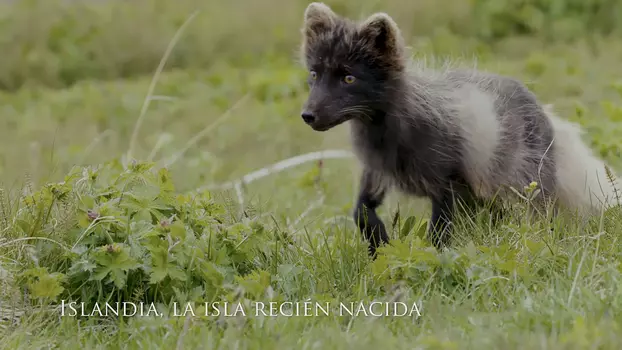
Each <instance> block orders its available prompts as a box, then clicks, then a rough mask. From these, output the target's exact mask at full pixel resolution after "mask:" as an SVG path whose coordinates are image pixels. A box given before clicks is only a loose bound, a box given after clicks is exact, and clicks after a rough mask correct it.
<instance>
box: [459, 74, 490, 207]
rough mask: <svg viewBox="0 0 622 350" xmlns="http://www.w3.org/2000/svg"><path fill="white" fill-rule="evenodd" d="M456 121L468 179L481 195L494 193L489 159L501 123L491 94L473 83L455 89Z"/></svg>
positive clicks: (488, 195) (487, 195)
mask: <svg viewBox="0 0 622 350" xmlns="http://www.w3.org/2000/svg"><path fill="white" fill-rule="evenodd" d="M455 94H456V100H455V101H456V103H457V105H456V106H455V108H456V112H457V114H456V116H457V120H456V123H459V124H460V125H459V128H458V129H459V130H460V131H461V133H462V136H463V137H464V139H465V145H464V146H465V154H464V160H463V162H464V164H463V165H464V168H465V170H466V176H467V181H469V182H470V183H471V186H472V187H473V190H474V191H475V193H476V194H477V195H479V196H482V197H490V196H493V195H494V184H492V183H491V178H492V176H491V172H492V171H494V169H491V165H492V160H494V157H495V152H496V150H497V148H498V146H499V137H500V135H499V134H500V130H499V128H500V125H499V120H498V118H497V113H496V111H495V108H494V96H491V95H490V94H488V93H486V92H484V91H481V90H480V89H478V88H477V87H475V86H470V85H466V86H463V87H461V88H459V89H457V90H455Z"/></svg>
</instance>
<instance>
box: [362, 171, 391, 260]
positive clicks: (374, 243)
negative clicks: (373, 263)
mask: <svg viewBox="0 0 622 350" xmlns="http://www.w3.org/2000/svg"><path fill="white" fill-rule="evenodd" d="M385 195H386V187H384V186H382V183H381V181H380V179H379V178H378V177H376V176H374V174H373V173H372V172H371V171H369V170H364V171H363V175H362V176H361V182H360V189H359V195H358V199H357V202H356V206H355V209H354V222H356V223H357V224H358V227H359V230H360V232H361V233H362V234H363V236H364V237H365V239H366V240H367V241H369V255H370V256H372V257H374V258H375V257H376V249H377V248H378V247H379V246H380V245H381V244H383V243H388V242H389V236H388V235H387V230H386V228H385V226H384V223H383V222H382V220H380V218H379V217H378V214H377V213H376V209H377V208H378V207H379V206H380V205H381V204H382V201H383V200H384V197H385Z"/></svg>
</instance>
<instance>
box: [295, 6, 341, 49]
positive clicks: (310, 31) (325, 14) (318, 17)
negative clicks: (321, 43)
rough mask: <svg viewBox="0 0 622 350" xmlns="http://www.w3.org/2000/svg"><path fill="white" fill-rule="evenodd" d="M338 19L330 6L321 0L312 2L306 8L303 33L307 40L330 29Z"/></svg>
mask: <svg viewBox="0 0 622 350" xmlns="http://www.w3.org/2000/svg"><path fill="white" fill-rule="evenodd" d="M336 20H337V15H336V14H335V13H334V12H333V10H331V9H330V7H328V6H327V5H325V4H324V3H321V2H312V3H310V4H309V6H307V9H306V10H305V15H304V28H303V34H304V36H305V38H306V39H307V40H308V39H313V38H315V37H317V36H318V35H319V34H321V33H323V32H325V31H328V30H330V29H331V28H332V27H333V25H334V24H335V22H336Z"/></svg>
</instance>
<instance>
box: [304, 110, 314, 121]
mask: <svg viewBox="0 0 622 350" xmlns="http://www.w3.org/2000/svg"><path fill="white" fill-rule="evenodd" d="M302 120H304V121H305V123H307V124H311V123H313V122H314V121H315V116H314V115H313V114H312V113H310V112H302Z"/></svg>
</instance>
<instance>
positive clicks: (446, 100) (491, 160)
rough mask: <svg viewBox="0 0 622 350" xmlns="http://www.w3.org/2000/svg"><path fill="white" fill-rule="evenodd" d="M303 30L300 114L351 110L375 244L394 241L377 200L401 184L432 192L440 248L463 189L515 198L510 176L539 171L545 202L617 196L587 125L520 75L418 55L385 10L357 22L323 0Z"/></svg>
mask: <svg viewBox="0 0 622 350" xmlns="http://www.w3.org/2000/svg"><path fill="white" fill-rule="evenodd" d="M302 34H303V35H302V39H303V40H302V45H301V49H302V50H301V53H302V61H303V63H304V65H305V66H306V68H307V69H308V71H309V75H308V84H309V86H310V93H309V97H308V99H307V101H306V102H305V104H304V107H303V109H302V113H301V116H302V119H303V120H304V122H306V123H307V124H308V125H309V126H310V127H311V128H313V129H314V130H316V131H326V130H329V129H331V128H333V127H335V126H337V125H339V124H342V123H344V122H346V121H349V123H350V126H351V134H352V141H353V148H354V151H355V154H356V156H357V158H358V159H359V160H360V163H361V164H362V166H363V172H362V176H361V182H360V192H359V195H358V200H357V203H356V206H355V210H354V213H353V216H354V219H355V221H356V222H357V223H358V227H359V229H360V231H361V232H362V233H363V235H364V237H365V238H366V239H367V240H368V241H369V242H370V245H369V252H370V254H371V255H372V256H375V252H376V249H377V247H378V246H379V245H380V244H382V243H386V242H388V236H387V232H386V229H385V226H384V224H383V223H382V221H381V219H380V218H379V217H378V215H377V214H376V209H377V208H378V207H379V206H380V205H381V204H382V202H383V199H384V197H385V195H386V193H387V191H388V190H389V189H391V188H396V189H397V190H399V191H401V192H403V193H406V194H410V195H413V196H419V197H427V198H429V199H430V200H431V202H432V216H431V220H430V227H429V235H430V238H431V240H432V242H433V244H434V245H435V246H436V247H437V248H439V249H440V248H442V247H443V246H445V245H446V244H447V243H448V239H449V233H450V230H451V222H452V218H453V215H454V213H455V204H456V202H455V200H462V201H464V202H468V201H470V202H469V203H471V204H476V203H478V201H480V202H481V201H483V200H490V199H492V198H493V197H495V196H496V197H500V198H501V199H507V198H509V197H510V196H511V194H512V191H510V190H509V189H510V188H514V189H517V190H519V191H520V190H521V189H523V188H524V187H525V186H526V185H529V184H530V183H532V182H534V181H535V182H536V183H537V185H538V189H539V190H540V194H539V198H538V200H539V203H541V204H546V203H553V204H555V205H556V206H559V205H562V206H566V207H570V208H573V209H577V210H579V211H582V212H585V211H587V212H588V213H593V212H594V211H598V210H599V208H601V206H602V205H607V204H610V203H611V201H612V199H614V197H615V194H616V193H615V187H614V186H613V185H612V183H611V182H610V181H609V180H608V179H607V176H606V174H605V164H604V163H603V162H602V161H601V160H599V159H598V158H596V157H595V156H594V155H593V154H592V152H591V151H590V149H589V148H588V147H587V146H586V145H584V144H583V142H582V140H581V129H580V128H579V126H578V125H575V124H573V123H570V122H568V121H565V120H564V119H561V118H559V117H558V116H557V115H555V114H554V112H553V110H552V107H551V106H549V105H542V104H541V103H540V102H539V101H538V100H537V99H536V97H535V96H534V94H533V93H532V92H531V91H530V90H529V89H528V88H526V86H525V85H523V84H522V83H521V82H519V81H517V80H515V79H513V78H510V77H505V76H500V75H496V74H492V73H486V72H481V71H477V70H467V69H444V70H440V71H434V70H429V69H426V68H425V67H421V66H420V65H416V64H414V62H411V61H410V60H409V58H408V57H407V56H406V52H405V51H406V46H405V45H404V41H403V38H402V36H401V33H400V30H399V28H398V26H397V25H396V24H395V22H394V21H393V19H392V18H391V17H390V16H389V15H387V14H385V13H376V14H373V15H371V16H370V17H368V18H367V19H366V20H363V21H358V22H357V21H353V20H350V19H348V18H344V17H341V16H338V15H337V14H335V13H334V12H333V11H332V10H331V9H330V8H329V7H328V6H326V5H325V4H323V3H318V2H314V3H311V4H310V5H309V6H308V7H307V9H306V10H305V13H304V25H303V28H302Z"/></svg>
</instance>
